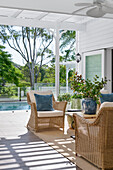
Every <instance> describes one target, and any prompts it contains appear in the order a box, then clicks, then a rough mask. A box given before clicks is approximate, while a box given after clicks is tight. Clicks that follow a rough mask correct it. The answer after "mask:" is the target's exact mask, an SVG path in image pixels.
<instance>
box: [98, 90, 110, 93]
mask: <svg viewBox="0 0 113 170" xmlns="http://www.w3.org/2000/svg"><path fill="white" fill-rule="evenodd" d="M100 92H101V93H102V94H109V92H108V90H100Z"/></svg>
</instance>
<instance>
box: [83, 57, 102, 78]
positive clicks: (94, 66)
mask: <svg viewBox="0 0 113 170" xmlns="http://www.w3.org/2000/svg"><path fill="white" fill-rule="evenodd" d="M101 63H102V56H101V54H97V55H91V56H86V79H87V78H88V79H90V80H93V77H94V76H95V75H98V76H99V78H100V79H101V77H102V73H101V70H102V69H101V68H102V64H101Z"/></svg>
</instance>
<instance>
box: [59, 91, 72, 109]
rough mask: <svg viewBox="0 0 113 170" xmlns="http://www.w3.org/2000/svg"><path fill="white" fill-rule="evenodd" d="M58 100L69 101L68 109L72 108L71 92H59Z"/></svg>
mask: <svg viewBox="0 0 113 170" xmlns="http://www.w3.org/2000/svg"><path fill="white" fill-rule="evenodd" d="M58 101H67V102H68V103H67V108H66V110H68V109H70V107H71V105H70V101H71V94H70V93H63V94H59V96H58Z"/></svg>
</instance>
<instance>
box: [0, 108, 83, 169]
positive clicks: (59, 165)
mask: <svg viewBox="0 0 113 170" xmlns="http://www.w3.org/2000/svg"><path fill="white" fill-rule="evenodd" d="M29 115H30V112H26V111H15V112H14V113H12V112H11V111H4V112H3V111H2V112H0V169H1V170H49V169H51V170H62V169H65V170H72V169H74V170H80V168H78V167H76V166H75V164H72V163H71V162H69V160H68V159H66V158H64V157H63V156H62V155H61V154H59V153H58V152H57V151H56V150H54V149H53V148H52V147H50V146H48V144H46V143H45V142H44V141H42V140H41V139H40V138H38V137H37V136H35V135H34V134H33V133H31V132H30V131H28V130H27V129H26V124H27V121H28V119H29Z"/></svg>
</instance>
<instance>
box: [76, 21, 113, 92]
mask: <svg viewBox="0 0 113 170" xmlns="http://www.w3.org/2000/svg"><path fill="white" fill-rule="evenodd" d="M79 46H80V52H81V53H82V56H83V54H84V53H86V52H90V51H97V50H101V49H105V70H104V73H105V76H106V77H107V78H108V79H111V76H112V74H111V72H112V65H111V64H112V63H111V50H110V48H113V20H112V19H106V20H105V19H100V18H99V19H94V20H92V21H90V22H88V23H87V25H86V31H83V32H80V33H79ZM82 64H83V67H81V68H82V70H81V72H82V73H83V70H84V67H85V63H84V62H82ZM107 89H108V90H109V92H111V83H110V82H109V83H108V85H107Z"/></svg>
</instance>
